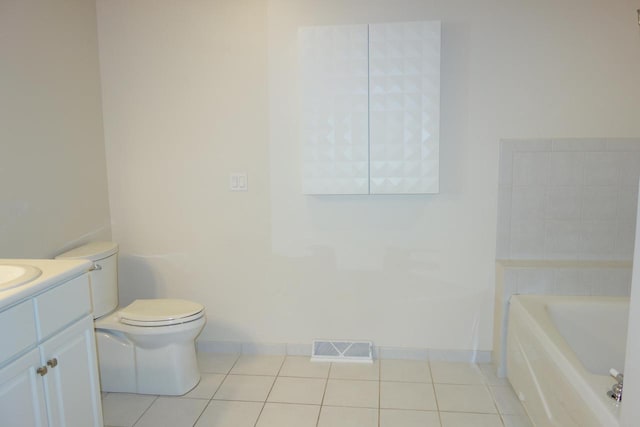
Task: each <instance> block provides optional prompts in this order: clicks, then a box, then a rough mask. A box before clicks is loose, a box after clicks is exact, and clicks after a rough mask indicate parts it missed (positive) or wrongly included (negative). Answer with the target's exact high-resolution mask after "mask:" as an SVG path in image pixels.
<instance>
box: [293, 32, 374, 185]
mask: <svg viewBox="0 0 640 427" xmlns="http://www.w3.org/2000/svg"><path fill="white" fill-rule="evenodd" d="M298 41H299V44H298V53H299V65H300V73H299V76H300V105H301V118H300V135H301V138H302V182H303V185H302V186H303V193H305V194H368V193H369V140H368V138H369V135H368V131H369V130H368V125H369V117H368V112H369V105H368V104H369V94H368V78H369V77H368V73H369V72H368V63H367V62H368V59H367V26H366V25H344V26H327V27H304V28H300V30H299V32H298Z"/></svg>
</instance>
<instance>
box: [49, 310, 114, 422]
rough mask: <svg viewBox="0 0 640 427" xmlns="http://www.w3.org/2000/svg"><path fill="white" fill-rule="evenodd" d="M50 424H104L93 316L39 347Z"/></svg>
mask: <svg viewBox="0 0 640 427" xmlns="http://www.w3.org/2000/svg"><path fill="white" fill-rule="evenodd" d="M40 351H41V356H42V363H43V364H46V365H48V366H47V367H48V369H49V372H48V373H47V375H46V376H44V380H45V392H46V397H47V410H48V414H49V420H50V424H51V427H89V426H94V427H96V426H97V427H101V426H102V405H101V399H100V383H99V380H98V365H97V360H96V347H95V338H94V331H93V319H92V317H91V316H87V317H84V318H83V319H82V320H80V321H78V322H77V323H75V324H73V325H72V326H70V327H69V328H67V329H65V330H64V331H62V332H60V333H59V334H57V335H55V336H53V337H52V338H51V339H49V340H47V341H45V342H44V343H43V344H42V345H41V346H40Z"/></svg>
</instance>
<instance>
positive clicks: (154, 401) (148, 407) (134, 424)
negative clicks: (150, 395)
mask: <svg viewBox="0 0 640 427" xmlns="http://www.w3.org/2000/svg"><path fill="white" fill-rule="evenodd" d="M159 397H160V396H156V397H155V398H154V399H153V400H152V401H151V404H150V405H149V406H147V409H145V410H144V411H143V412H142V414H140V416H139V417H138V419H137V420H136V421H135V422H134V423H133V424H132V427H135V426H136V424H138V423H139V422H140V420H141V419H142V417H144V414H146V413H147V412H148V411H149V409H150V408H151V407H152V406H153V404H154V403H156V401H157V400H158V398H159Z"/></svg>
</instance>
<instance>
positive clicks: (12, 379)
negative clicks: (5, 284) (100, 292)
mask: <svg viewBox="0 0 640 427" xmlns="http://www.w3.org/2000/svg"><path fill="white" fill-rule="evenodd" d="M89 292H90V289H89V278H88V275H87V274H83V275H81V276H79V277H76V278H73V279H71V280H69V281H66V282H64V283H61V284H59V285H57V286H53V287H51V288H48V289H46V290H45V291H43V292H42V293H40V294H37V295H34V296H33V297H31V298H29V299H27V300H26V301H23V302H20V303H18V304H16V305H14V306H12V307H9V308H6V309H4V310H3V311H0V338H1V339H2V341H1V342H2V347H1V349H0V426H3V427H4V426H6V427H23V426H24V427H31V426H48V427H90V426H93V427H96V426H97V427H101V426H102V425H103V422H102V406H101V399H100V384H99V379H98V365H97V358H96V347H95V338H94V330H93V317H92V316H91V300H90V294H89Z"/></svg>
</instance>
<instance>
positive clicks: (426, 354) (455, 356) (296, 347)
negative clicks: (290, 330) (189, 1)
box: [196, 340, 491, 363]
mask: <svg viewBox="0 0 640 427" xmlns="http://www.w3.org/2000/svg"><path fill="white" fill-rule="evenodd" d="M196 346H197V349H198V351H201V352H206V353H235V354H253V355H257V354H264V355H278V356H311V343H309V344H296V343H255V342H235V341H204V340H198V341H197V342H196ZM373 357H374V359H406V360H429V361H444V362H468V363H489V362H491V351H480V350H440V349H427V348H406V347H374V349H373Z"/></svg>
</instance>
